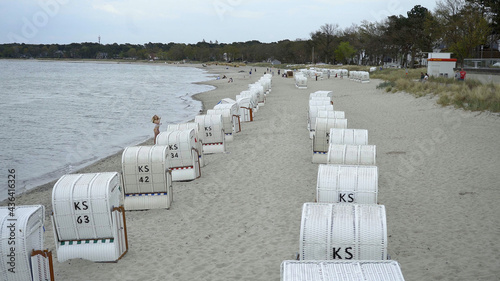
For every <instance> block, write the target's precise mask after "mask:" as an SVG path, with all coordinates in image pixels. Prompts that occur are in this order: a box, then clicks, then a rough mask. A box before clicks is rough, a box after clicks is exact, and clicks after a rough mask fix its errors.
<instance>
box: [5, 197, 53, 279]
mask: <svg viewBox="0 0 500 281" xmlns="http://www.w3.org/2000/svg"><path fill="white" fill-rule="evenodd" d="M9 202H10V201H9ZM10 203H12V202H10ZM44 221H45V208H44V207H43V206H42V205H34V206H15V205H12V206H5V207H0V253H1V257H0V261H1V262H0V280H7V281H26V280H29V281H31V280H32V281H38V280H54V269H53V266H52V253H51V252H49V251H48V250H44V249H43V247H44V245H43V242H44V237H43V232H44Z"/></svg>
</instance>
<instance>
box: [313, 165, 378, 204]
mask: <svg viewBox="0 0 500 281" xmlns="http://www.w3.org/2000/svg"><path fill="white" fill-rule="evenodd" d="M377 195H378V168H377V166H350V165H325V164H320V165H319V167H318V180H317V184H316V202H318V203H357V204H377Z"/></svg>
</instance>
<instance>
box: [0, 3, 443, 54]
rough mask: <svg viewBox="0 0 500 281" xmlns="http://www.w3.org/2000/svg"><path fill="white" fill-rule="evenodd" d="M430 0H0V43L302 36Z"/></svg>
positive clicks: (399, 11) (270, 39)
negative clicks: (329, 26)
mask: <svg viewBox="0 0 500 281" xmlns="http://www.w3.org/2000/svg"><path fill="white" fill-rule="evenodd" d="M415 5H421V6H423V7H426V8H427V9H429V10H431V11H433V10H434V9H435V7H436V0H420V1H413V0H300V1H299V0H184V1H183V0H176V1H172V0H116V1H110V0H0V27H1V28H0V43H13V42H16V43H30V44H50V43H58V44H69V43H81V42H97V40H98V36H101V43H102V44H112V43H119V44H122V43H132V44H144V43H148V42H162V43H169V42H176V43H197V42H199V41H202V40H203V39H204V40H206V41H207V42H209V41H213V42H215V41H216V40H217V41H218V42H219V43H232V42H244V41H250V40H259V41H261V42H276V41H279V40H284V39H290V40H295V39H298V38H300V39H309V38H310V33H311V32H313V31H316V30H318V29H319V28H320V26H321V25H323V24H325V23H332V24H338V25H339V26H340V28H346V27H350V26H351V25H352V24H358V25H359V24H360V23H361V22H362V21H363V20H367V21H369V22H376V21H381V20H383V19H385V18H386V17H387V16H389V15H399V14H403V15H406V12H408V11H409V10H411V9H412V8H413V7H414V6H415Z"/></svg>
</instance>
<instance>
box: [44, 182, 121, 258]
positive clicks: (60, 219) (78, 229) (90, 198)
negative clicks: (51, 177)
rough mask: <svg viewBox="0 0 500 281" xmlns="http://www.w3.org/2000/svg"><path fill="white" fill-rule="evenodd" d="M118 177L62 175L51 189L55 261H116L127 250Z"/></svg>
mask: <svg viewBox="0 0 500 281" xmlns="http://www.w3.org/2000/svg"><path fill="white" fill-rule="evenodd" d="M122 192H123V191H122V188H121V186H120V176H119V174H118V173H116V172H112V173H90V174H70V175H65V176H62V177H61V178H60V179H59V180H58V181H57V182H56V184H55V185H54V188H53V190H52V208H53V211H52V224H53V227H54V240H55V242H56V249H57V260H58V261H59V262H64V261H66V260H69V259H75V258H82V259H87V260H91V261H96V262H111V261H117V260H119V259H120V258H121V257H123V255H125V253H126V252H127V251H128V241H127V227H126V222H125V209H124V207H123V204H122V202H123V201H122V198H123V193H122Z"/></svg>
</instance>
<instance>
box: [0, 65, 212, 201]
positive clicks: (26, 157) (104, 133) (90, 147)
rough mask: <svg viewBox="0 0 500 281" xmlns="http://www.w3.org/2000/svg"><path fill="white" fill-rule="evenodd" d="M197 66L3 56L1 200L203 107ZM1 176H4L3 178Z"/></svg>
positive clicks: (184, 118) (185, 118) (183, 119)
mask: <svg viewBox="0 0 500 281" xmlns="http://www.w3.org/2000/svg"><path fill="white" fill-rule="evenodd" d="M210 79H213V78H212V77H211V76H210V75H209V74H207V73H206V72H204V71H203V70H201V69H197V68H192V67H178V66H173V65H167V64H164V63H144V64H132V63H97V62H58V61H36V60H25V61H21V60H0V161H1V162H0V181H1V182H2V184H0V200H3V199H5V198H7V178H8V174H10V172H9V170H11V171H12V169H13V170H15V172H14V174H15V177H16V189H15V190H16V194H19V193H21V192H23V191H25V190H29V189H32V188H33V187H36V186H38V185H40V184H43V183H46V182H49V181H52V180H55V179H57V178H59V177H60V176H62V175H64V174H67V173H72V172H75V171H76V170H77V169H79V168H82V167H84V166H86V165H89V164H91V163H93V162H95V161H97V160H99V159H102V158H104V157H106V156H109V155H112V154H114V153H116V152H119V151H120V150H122V149H124V148H125V147H127V146H132V145H136V144H139V143H141V142H143V141H145V140H147V139H149V138H151V137H153V128H154V124H153V123H151V117H152V116H153V115H155V114H157V115H159V116H160V117H161V118H162V119H161V121H162V125H161V126H160V131H162V130H164V129H166V126H167V124H175V123H183V122H188V121H189V120H191V119H193V118H194V117H195V115H197V114H198V113H199V111H200V110H201V109H202V105H201V102H199V101H196V100H193V99H192V98H191V96H192V95H194V94H196V93H200V92H204V91H208V90H211V89H213V87H211V86H208V85H201V84H193V83H194V82H201V81H207V80H210ZM2 177H3V180H2Z"/></svg>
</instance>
